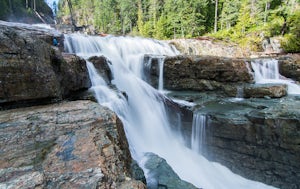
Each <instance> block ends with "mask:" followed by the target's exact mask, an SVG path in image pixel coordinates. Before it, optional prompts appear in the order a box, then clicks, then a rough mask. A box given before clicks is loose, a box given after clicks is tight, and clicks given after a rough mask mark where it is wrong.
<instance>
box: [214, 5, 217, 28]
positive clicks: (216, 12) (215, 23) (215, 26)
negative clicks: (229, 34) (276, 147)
mask: <svg viewBox="0 0 300 189" xmlns="http://www.w3.org/2000/svg"><path fill="white" fill-rule="evenodd" d="M215 1H216V5H215V27H214V32H215V33H216V32H217V31H218V0H215Z"/></svg>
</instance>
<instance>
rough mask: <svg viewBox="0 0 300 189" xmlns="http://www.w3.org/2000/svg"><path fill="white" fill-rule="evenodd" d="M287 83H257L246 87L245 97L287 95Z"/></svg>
mask: <svg viewBox="0 0 300 189" xmlns="http://www.w3.org/2000/svg"><path fill="white" fill-rule="evenodd" d="M287 90H288V88H287V85H284V84H277V85H276V84H255V85H246V86H245V87H244V97H245V98H264V97H266V96H268V97H270V98H280V97H283V96H286V95H287Z"/></svg>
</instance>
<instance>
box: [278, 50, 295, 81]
mask: <svg viewBox="0 0 300 189" xmlns="http://www.w3.org/2000/svg"><path fill="white" fill-rule="evenodd" d="M278 64H279V71H280V73H281V74H282V75H283V76H285V77H288V78H291V79H293V80H296V81H298V82H300V55H293V56H292V55H290V56H284V57H280V58H279V60H278Z"/></svg>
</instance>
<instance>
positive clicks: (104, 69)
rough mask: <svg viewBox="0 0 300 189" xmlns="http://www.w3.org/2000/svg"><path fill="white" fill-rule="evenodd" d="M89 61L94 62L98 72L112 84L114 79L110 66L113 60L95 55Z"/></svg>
mask: <svg viewBox="0 0 300 189" xmlns="http://www.w3.org/2000/svg"><path fill="white" fill-rule="evenodd" d="M89 61H90V62H92V63H93V64H94V66H95V68H96V69H97V71H98V73H99V74H100V75H101V76H102V78H103V79H104V80H105V82H106V83H107V84H111V80H112V79H113V77H112V73H111V70H110V67H109V64H111V62H110V61H109V60H108V59H107V58H106V57H104V56H99V57H98V56H93V57H91V58H89Z"/></svg>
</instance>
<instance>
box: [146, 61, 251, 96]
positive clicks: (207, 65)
mask: <svg viewBox="0 0 300 189" xmlns="http://www.w3.org/2000/svg"><path fill="white" fill-rule="evenodd" d="M145 62H146V61H145ZM157 62H158V61H157V60H156V59H155V58H152V63H151V68H150V69H149V71H150V76H149V78H150V79H149V80H150V81H149V83H151V84H152V85H153V86H157V80H158V79H157V78H158V77H159V66H158V63H157ZM163 74H164V88H165V89H167V90H196V91H207V90H209V91H214V90H223V86H224V85H226V84H229V85H232V83H234V85H235V84H238V83H240V82H247V83H251V82H253V76H252V75H251V73H250V72H249V68H248V67H247V63H246V61H245V60H243V59H229V58H220V57H208V56H204V57H200V56H175V57H166V58H165V60H164V71H163Z"/></svg>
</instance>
